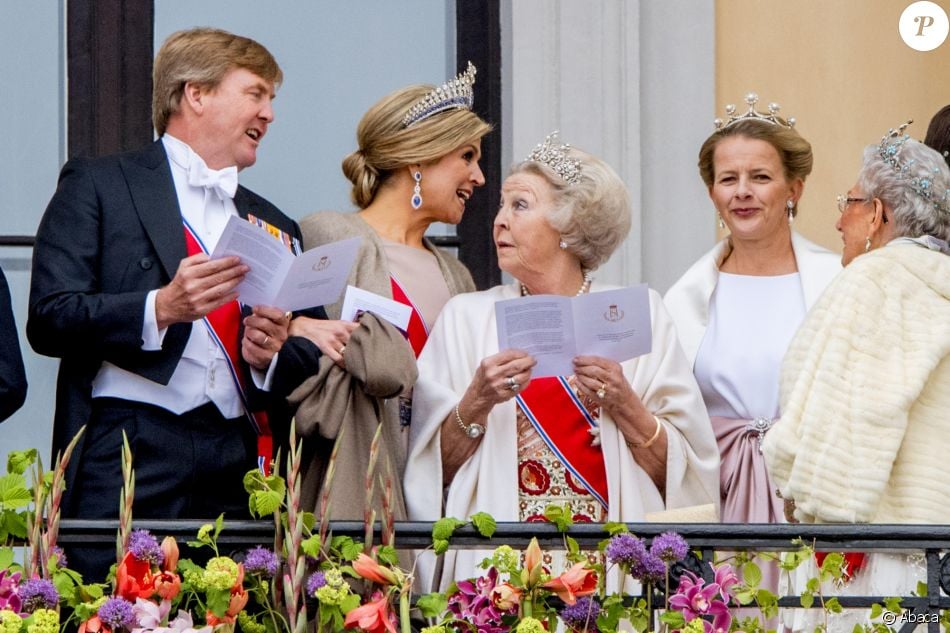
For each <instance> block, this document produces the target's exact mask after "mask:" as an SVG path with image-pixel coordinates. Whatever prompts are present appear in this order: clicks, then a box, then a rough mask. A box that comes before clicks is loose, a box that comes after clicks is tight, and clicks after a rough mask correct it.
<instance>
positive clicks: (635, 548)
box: [605, 533, 647, 567]
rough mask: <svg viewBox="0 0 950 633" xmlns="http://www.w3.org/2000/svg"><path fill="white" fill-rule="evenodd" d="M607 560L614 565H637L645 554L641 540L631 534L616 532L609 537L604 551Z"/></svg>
mask: <svg viewBox="0 0 950 633" xmlns="http://www.w3.org/2000/svg"><path fill="white" fill-rule="evenodd" d="M605 553H606V554H607V560H608V561H610V562H611V563H613V564H615V565H626V566H628V567H630V566H633V565H637V564H639V563H640V561H642V560H643V558H644V557H645V556H646V555H647V547H646V545H644V544H643V540H642V539H639V538H637V537H636V536H634V535H633V534H627V533H624V534H617V535H616V536H614V537H612V538H611V539H610V542H609V543H608V544H607V549H606V551H605Z"/></svg>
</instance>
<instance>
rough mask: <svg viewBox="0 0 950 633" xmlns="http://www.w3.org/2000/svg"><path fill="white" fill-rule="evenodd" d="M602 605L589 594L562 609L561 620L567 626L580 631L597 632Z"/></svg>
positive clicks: (582, 632)
mask: <svg viewBox="0 0 950 633" xmlns="http://www.w3.org/2000/svg"><path fill="white" fill-rule="evenodd" d="M598 615H600V605H599V604H598V603H597V601H596V600H593V599H591V598H590V597H589V596H584V597H582V598H578V599H577V602H575V603H574V604H572V605H570V606H567V607H564V608H563V609H561V613H560V616H561V620H563V621H564V624H565V626H567V628H569V629H571V630H572V631H577V632H578V633H584V632H585V631H586V632H587V633H597V616H598Z"/></svg>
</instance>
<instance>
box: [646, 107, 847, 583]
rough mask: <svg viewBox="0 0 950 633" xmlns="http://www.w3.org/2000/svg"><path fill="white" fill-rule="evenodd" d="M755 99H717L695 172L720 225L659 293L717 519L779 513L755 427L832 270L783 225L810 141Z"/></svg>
mask: <svg viewBox="0 0 950 633" xmlns="http://www.w3.org/2000/svg"><path fill="white" fill-rule="evenodd" d="M757 100H758V97H757V96H756V95H755V94H749V95H747V97H746V103H747V104H748V106H749V110H748V112H746V113H745V114H741V115H737V114H736V110H735V106H732V105H730V106H727V107H726V113H727V114H728V115H729V118H728V120H726V121H723V120H721V119H717V120H716V122H715V124H716V130H715V131H714V132H713V133H712V134H711V135H710V136H709V138H707V139H706V141H705V142H704V143H703V145H702V148H701V149H700V151H699V173H700V175H701V176H702V178H703V182H705V183H706V188H707V190H708V191H709V197H710V199H711V200H712V203H713V206H714V207H715V209H716V211H717V213H718V216H719V226H720V228H726V227H728V229H729V235H728V237H726V239H724V240H722V241H721V242H719V243H718V244H716V246H715V247H714V248H713V249H712V250H711V251H709V252H708V253H706V254H705V255H703V256H702V257H701V258H700V259H699V261H697V262H696V263H695V264H693V266H692V267H691V268H690V269H689V270H688V271H686V274H684V275H683V276H682V277H681V278H680V279H679V281H677V282H676V283H675V284H674V285H673V287H672V288H670V290H669V292H667V294H666V297H665V298H664V301H665V303H666V307H667V309H669V311H670V314H672V315H673V320H674V322H675V323H676V330H677V333H678V334H679V337H680V341H681V342H682V344H683V349H684V351H685V352H686V356H687V358H688V359H689V361H690V363H691V364H692V367H693V371H694V373H695V374H696V380H697V381H698V383H699V387H700V389H701V390H702V393H703V400H704V401H705V403H706V408H707V410H708V412H709V416H710V418H711V419H712V425H713V430H714V432H715V433H716V439H717V441H718V443H719V450H720V453H721V456H722V465H721V474H720V477H721V480H720V495H721V499H722V513H721V520H722V521H723V522H724V523H775V522H781V521H783V517H784V512H783V507H782V500H781V499H779V498H778V497H777V496H776V495H775V494H774V490H775V488H774V486H772V485H771V483H770V482H769V475H768V472H767V471H766V468H765V462H764V461H763V460H762V455H761V449H760V447H761V443H762V438H763V437H765V436H766V434H767V432H769V429H770V428H772V426H773V425H774V424H777V423H778V422H779V417H780V411H779V402H778V383H779V368H780V366H781V362H782V357H783V356H784V355H785V349H786V347H787V346H788V342H789V341H790V340H791V338H792V335H793V334H794V333H795V330H796V329H797V328H798V325H799V324H800V323H801V321H802V318H803V317H804V316H805V313H806V312H807V311H808V309H809V308H810V307H811V305H812V304H813V303H814V302H815V300H817V298H818V296H819V295H820V294H821V292H822V291H823V290H824V288H825V286H827V285H828V282H830V281H831V279H832V278H833V277H834V276H835V275H836V274H837V273H838V271H839V270H840V269H841V266H840V264H839V263H838V258H837V256H836V255H834V254H833V253H831V252H829V251H827V250H825V249H823V248H820V247H818V246H816V245H815V244H812V243H811V242H809V241H808V240H806V239H805V238H804V237H802V236H801V235H799V234H798V233H796V232H795V231H793V230H792V221H793V219H794V218H795V215H796V214H797V213H798V201H799V200H800V199H801V196H802V191H803V189H804V184H805V178H807V177H808V175H809V174H810V173H811V168H812V151H811V145H810V144H809V143H808V141H806V140H805V139H804V138H802V136H801V135H800V134H799V133H798V132H797V131H796V130H795V128H794V127H793V126H794V124H795V120H794V119H789V120H788V121H786V120H785V119H783V118H781V117H780V116H778V115H777V112H778V106H777V105H776V104H774V103H773V104H769V106H768V111H767V112H759V111H757V110H756V109H755V105H756V103H757ZM772 575H773V576H774V575H775V573H773V574H772ZM775 580H777V578H770V579H769V582H770V584H772V586H773V587H774V582H773V581H775Z"/></svg>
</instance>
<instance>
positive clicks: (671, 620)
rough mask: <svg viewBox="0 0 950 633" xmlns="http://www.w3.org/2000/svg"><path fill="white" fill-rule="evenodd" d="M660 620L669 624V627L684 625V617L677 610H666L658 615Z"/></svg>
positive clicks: (677, 627) (681, 626)
mask: <svg viewBox="0 0 950 633" xmlns="http://www.w3.org/2000/svg"><path fill="white" fill-rule="evenodd" d="M660 622H662V623H663V624H666V625H669V628H671V629H681V628H683V627H684V626H686V618H685V617H684V616H683V614H682V613H680V612H679V611H666V612H664V613H663V615H661V616H660Z"/></svg>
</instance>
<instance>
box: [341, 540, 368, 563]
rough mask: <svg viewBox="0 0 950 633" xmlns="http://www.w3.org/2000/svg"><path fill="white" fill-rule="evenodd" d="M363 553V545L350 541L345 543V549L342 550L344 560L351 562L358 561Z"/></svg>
mask: <svg viewBox="0 0 950 633" xmlns="http://www.w3.org/2000/svg"><path fill="white" fill-rule="evenodd" d="M362 552H363V544H362V543H360V542H358V541H354V540H353V539H350V540H349V542H347V543H344V544H343V547H342V548H341V549H340V554H341V555H342V556H343V560H346V561H351V560H356V557H357V556H359V555H360V554H361V553H362Z"/></svg>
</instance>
